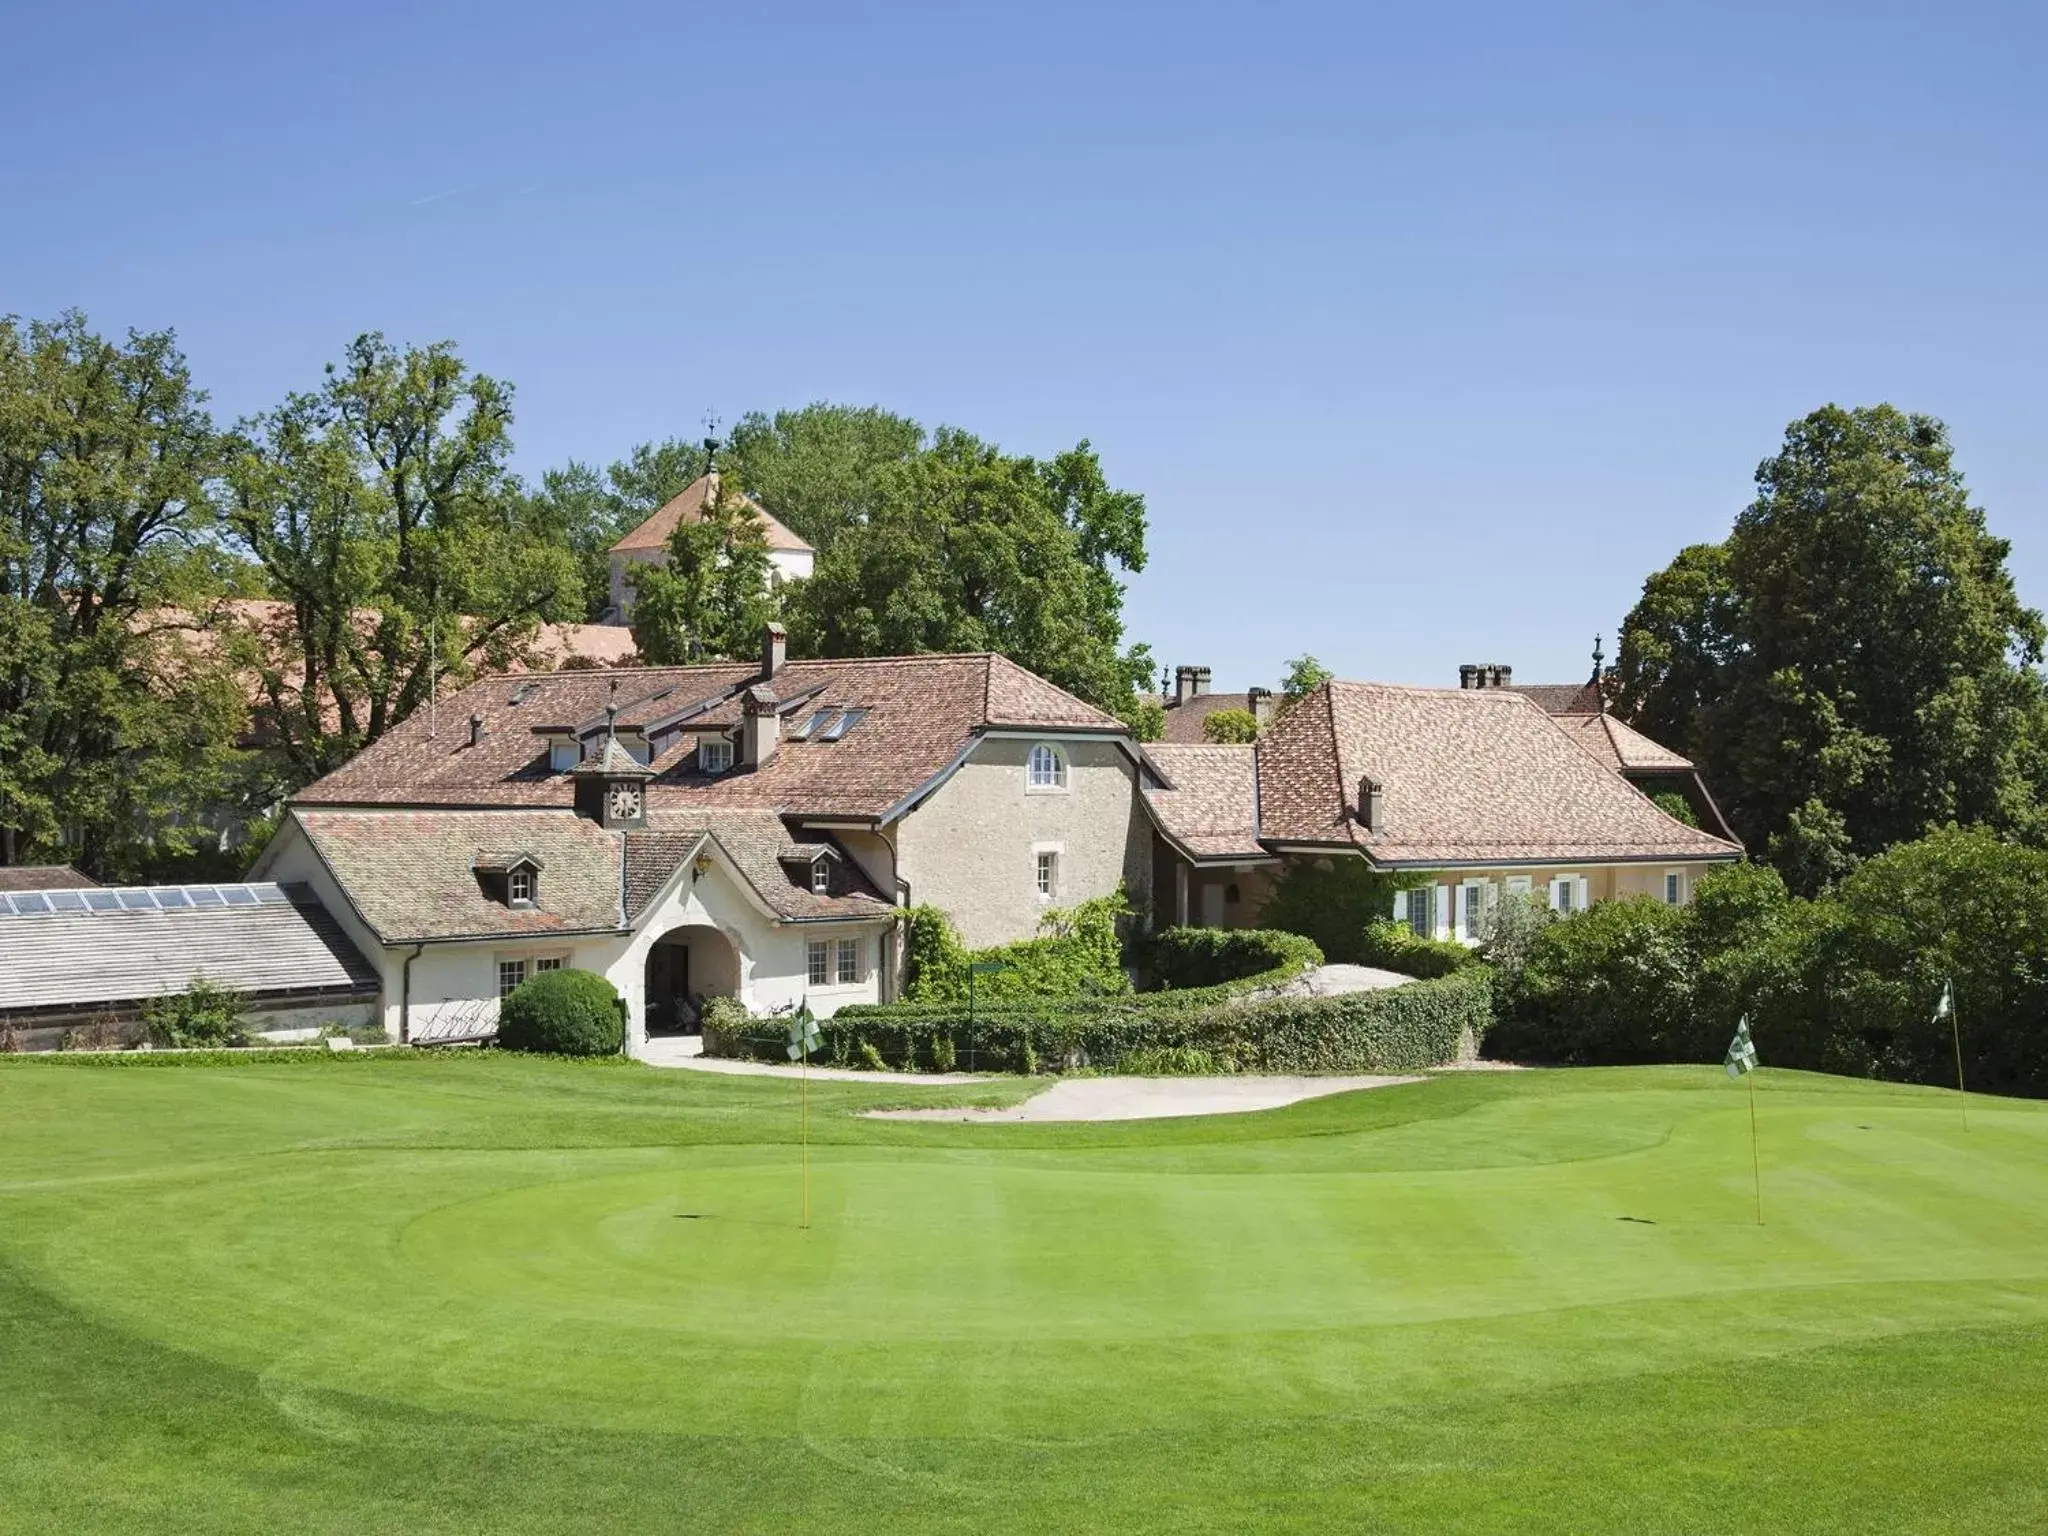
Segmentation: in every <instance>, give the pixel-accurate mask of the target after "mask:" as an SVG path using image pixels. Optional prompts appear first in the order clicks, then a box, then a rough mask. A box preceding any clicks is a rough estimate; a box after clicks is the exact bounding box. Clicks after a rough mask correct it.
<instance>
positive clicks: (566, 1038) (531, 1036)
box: [498, 969, 626, 1056]
mask: <svg viewBox="0 0 2048 1536" xmlns="http://www.w3.org/2000/svg"><path fill="white" fill-rule="evenodd" d="M625 1038H626V1010H625V1005H624V1003H623V1002H622V1000H621V999H620V997H619V994H618V991H617V990H616V989H615V988H614V987H613V986H612V984H611V983H610V982H609V981H606V980H605V979H604V977H602V976H600V975H598V974H597V973H596V972H595V971H573V970H567V969H564V970H559V971H542V972H541V973H540V974H539V975H537V976H530V977H528V978H527V979H526V980H525V981H522V982H521V983H520V984H519V985H518V986H516V987H514V988H513V989H512V992H511V995H510V996H508V997H507V998H506V999H505V1001H504V1002H503V1003H501V1004H499V1005H498V1044H499V1045H500V1046H502V1047H503V1048H504V1049H506V1050H508V1051H539V1052H543V1053H545V1054H547V1055H550V1056H616V1055H618V1054H619V1051H620V1050H621V1049H622V1048H623V1046H624V1044H625Z"/></svg>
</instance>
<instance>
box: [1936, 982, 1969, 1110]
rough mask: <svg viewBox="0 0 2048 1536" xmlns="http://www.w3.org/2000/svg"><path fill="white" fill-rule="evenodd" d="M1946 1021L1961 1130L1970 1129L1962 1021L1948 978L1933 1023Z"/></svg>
mask: <svg viewBox="0 0 2048 1536" xmlns="http://www.w3.org/2000/svg"><path fill="white" fill-rule="evenodd" d="M1943 1019H1947V1020H1948V1027H1949V1032H1950V1033H1951V1034H1952V1035H1954V1036H1955V1042H1956V1093H1957V1095H1958V1096H1959V1098H1960V1100H1961V1108H1962V1111H1963V1129H1964V1130H1966V1131H1967V1130H1968V1129H1969V1128H1970V1091H1969V1089H1967V1088H1965V1087H1964V1086H1963V1021H1962V1020H1961V1019H1959V1018H1957V1017H1956V983H1955V978H1954V977H1950V978H1949V979H1948V980H1947V981H1944V982H1943V983H1942V984H1941V1001H1940V1002H1938V1003H1936V1004H1935V1005H1934V1022H1935V1023H1937V1024H1939V1023H1940V1022H1941V1021H1942V1020H1943Z"/></svg>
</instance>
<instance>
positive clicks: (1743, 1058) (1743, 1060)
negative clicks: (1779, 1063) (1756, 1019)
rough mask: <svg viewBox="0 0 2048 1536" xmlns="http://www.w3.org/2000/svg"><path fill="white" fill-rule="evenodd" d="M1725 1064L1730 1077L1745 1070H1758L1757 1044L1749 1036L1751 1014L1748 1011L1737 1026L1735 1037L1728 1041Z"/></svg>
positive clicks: (1738, 1075) (1736, 1075) (1740, 1074)
mask: <svg viewBox="0 0 2048 1536" xmlns="http://www.w3.org/2000/svg"><path fill="white" fill-rule="evenodd" d="M1725 1065H1726V1066H1727V1068H1728V1075H1729V1076H1730V1077H1740V1076H1742V1074H1743V1073H1745V1072H1754V1071H1755V1070H1756V1046H1755V1045H1754V1044H1752V1043H1751V1041H1750V1038H1749V1015H1748V1014H1746V1013H1745V1014H1744V1015H1743V1016H1742V1022H1741V1023H1740V1024H1737V1025H1736V1026H1735V1038H1734V1039H1733V1040H1731V1041H1730V1042H1729V1043H1728V1059H1727V1061H1726V1063H1725Z"/></svg>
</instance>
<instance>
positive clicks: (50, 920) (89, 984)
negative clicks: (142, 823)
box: [0, 886, 378, 1018]
mask: <svg viewBox="0 0 2048 1536" xmlns="http://www.w3.org/2000/svg"><path fill="white" fill-rule="evenodd" d="M284 891H285V894H286V895H287V896H288V897H289V898H290V899H289V900H285V901H280V902H276V903H270V902H265V903H263V904H261V905H255V904H248V905H237V906H228V905H219V906H189V907H184V908H180V909H178V910H175V911H167V910H161V909H159V908H156V907H149V908H142V909H133V910H131V909H127V908H121V909H117V910H114V911H93V910H76V911H66V912H49V913H39V914H37V915H35V916H14V915H0V1018H5V1017H6V1016H7V1015H8V1014H9V1013H10V1012H13V1013H19V1014H31V1013H33V1012H35V1011H37V1010H60V1009H71V1008H89V1007H108V1008H111V1007H114V1006H116V1005H119V1004H133V1003H141V1002H146V1001H148V1000H149V999H151V998H156V997H167V996H169V995H171V994H173V993H177V992H183V991H184V990H185V989H186V988H187V987H189V986H191V984H192V982H193V979H194V978H195V977H199V976H204V977H205V978H206V979H207V980H208V981H211V982H214V983H215V984H217V985H220V986H224V987H231V988H233V989H234V990H235V991H237V992H245V993H249V994H252V995H253V996H255V997H258V998H266V999H267V998H283V997H288V996H291V995H293V994H297V995H301V996H340V997H352V998H360V997H374V996H376V994H377V987H378V978H377V971H376V968H375V967H374V966H372V965H371V964H370V962H369V961H367V960H366V959H364V958H363V956H362V955H361V954H359V953H358V952H357V951H356V948H355V946H354V945H353V944H351V943H349V941H348V937H347V935H346V934H344V933H343V932H342V930H341V927H340V925H339V924H338V923H336V922H335V920H334V918H333V917H332V916H331V915H330V914H329V913H328V912H327V911H326V910H325V909H324V908H323V907H321V906H320V905H319V903H318V902H316V901H314V900H313V898H312V895H311V893H310V892H308V891H307V890H306V889H305V887H303V886H286V887H284Z"/></svg>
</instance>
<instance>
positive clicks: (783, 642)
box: [761, 624, 789, 683]
mask: <svg viewBox="0 0 2048 1536" xmlns="http://www.w3.org/2000/svg"><path fill="white" fill-rule="evenodd" d="M788 660H789V631H788V630H786V629H784V628H783V627H782V626H781V625H780V624H765V625H763V626H762V627H761V681H762V682H764V683H768V682H773V681H774V680H775V678H776V676H777V675H778V674H779V673H780V672H781V671H782V664H783V663H784V662H786V661H788Z"/></svg>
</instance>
